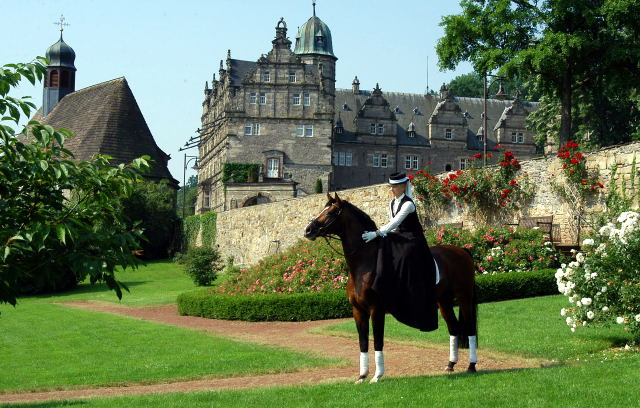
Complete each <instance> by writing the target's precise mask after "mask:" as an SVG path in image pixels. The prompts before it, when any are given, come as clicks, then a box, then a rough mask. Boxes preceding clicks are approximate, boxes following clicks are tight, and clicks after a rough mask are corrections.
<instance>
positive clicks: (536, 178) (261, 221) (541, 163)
mask: <svg viewBox="0 0 640 408" xmlns="http://www.w3.org/2000/svg"><path fill="white" fill-rule="evenodd" d="M639 151H640V143H632V144H628V145H624V146H617V147H612V148H607V149H603V150H601V151H598V152H596V153H593V154H590V155H589V156H588V158H587V160H588V166H589V167H590V168H597V169H598V170H599V174H600V180H601V181H602V182H603V183H604V184H605V186H608V185H609V178H610V176H611V170H612V168H613V167H614V166H617V167H618V170H617V177H616V179H617V183H618V184H620V183H621V181H622V180H623V176H624V177H625V179H626V180H627V183H626V184H624V185H622V188H628V180H629V175H630V173H631V169H632V165H633V162H634V157H636V155H637V153H638V152H639ZM523 170H524V171H526V172H528V173H529V175H530V177H531V180H532V181H533V182H534V183H535V185H536V193H535V197H534V198H533V200H532V201H531V203H529V205H528V206H527V207H526V208H524V209H523V211H522V213H521V214H516V215H515V216H514V217H513V219H512V220H505V222H509V221H517V219H518V218H519V217H521V216H547V215H553V216H554V218H553V223H554V224H555V225H556V228H557V229H556V231H557V233H559V234H560V239H559V240H560V241H562V242H567V243H574V242H577V240H578V239H579V237H578V233H577V228H576V221H575V220H574V219H573V211H572V207H571V204H569V203H566V202H565V201H564V200H562V199H560V198H559V197H558V196H557V193H555V192H554V190H553V188H552V187H551V179H550V177H551V175H556V176H557V175H561V174H562V168H561V163H560V161H559V160H558V159H556V158H555V157H551V158H540V159H533V160H528V161H525V162H523ZM605 190H606V188H605ZM603 193H606V191H605V192H603ZM338 194H339V195H340V197H341V198H343V199H346V200H349V201H350V202H352V203H353V204H355V205H356V206H358V207H359V208H361V209H362V210H363V211H365V212H366V213H368V214H369V215H370V216H371V217H372V218H373V219H374V221H376V223H377V224H378V225H381V224H383V223H385V222H386V221H387V212H386V208H387V206H386V203H387V202H388V200H389V198H390V196H389V189H388V187H387V185H386V184H378V185H374V186H368V187H361V188H355V189H351V190H344V191H340V192H339V193H338ZM325 202H326V195H325V194H314V195H310V196H306V197H303V198H296V199H288V200H284V201H280V202H276V203H269V204H263V205H258V206H254V207H247V208H239V209H235V210H230V211H225V212H222V213H219V214H218V219H217V241H216V242H217V244H218V245H219V247H220V249H221V251H222V253H223V256H224V257H225V258H226V257H228V256H233V258H234V261H235V263H237V264H245V265H251V264H255V263H256V262H258V261H259V260H260V259H261V258H263V257H265V256H266V255H269V254H271V253H274V252H277V251H282V250H284V249H286V248H288V247H290V246H292V245H293V244H295V243H296V242H297V241H298V240H299V239H301V238H303V234H304V228H305V227H306V226H307V224H308V223H309V220H310V219H311V218H313V217H315V216H316V215H318V213H319V212H320V211H321V210H322V208H323V206H324V204H325ZM588 210H589V211H590V212H598V211H600V210H601V207H600V204H599V203H598V202H597V200H594V202H592V203H591V205H590V207H589V209H588ZM436 217H437V219H436V220H433V219H431V220H425V221H430V222H431V223H433V224H445V223H453V222H461V221H462V222H464V228H473V227H474V226H475V224H476V220H475V219H474V218H473V217H471V216H470V215H469V214H468V213H466V212H464V211H463V210H462V209H455V210H453V211H451V212H449V213H446V214H439V215H436ZM426 223H429V222H426ZM582 228H583V231H584V226H582ZM554 233H556V232H554Z"/></svg>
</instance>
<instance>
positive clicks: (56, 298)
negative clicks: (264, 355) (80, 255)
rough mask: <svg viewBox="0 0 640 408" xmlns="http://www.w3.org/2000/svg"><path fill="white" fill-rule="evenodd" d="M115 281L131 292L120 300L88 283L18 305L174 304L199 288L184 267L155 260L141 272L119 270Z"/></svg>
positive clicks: (107, 291) (140, 268) (105, 289)
mask: <svg viewBox="0 0 640 408" xmlns="http://www.w3.org/2000/svg"><path fill="white" fill-rule="evenodd" d="M116 278H117V279H118V280H119V281H121V282H124V283H125V284H126V285H127V286H128V287H129V291H130V292H127V291H123V294H122V300H121V301H119V300H118V297H117V296H116V294H115V292H113V291H111V290H109V289H108V288H107V286H106V285H105V284H95V285H91V284H90V283H88V282H87V283H82V284H80V285H79V287H78V288H77V289H75V290H73V291H70V292H66V293H61V294H55V295H40V296H34V297H28V298H21V299H19V300H18V302H31V301H43V302H48V303H50V302H65V301H72V300H100V301H107V302H120V303H122V304H124V305H128V306H144V305H155V304H165V303H174V302H175V301H176V298H177V297H178V295H179V294H180V293H182V292H186V291H189V290H194V289H196V288H197V286H196V285H195V284H194V283H193V281H192V280H191V278H189V277H188V276H187V275H186V274H185V273H184V271H183V267H182V266H181V265H178V264H176V263H173V262H171V261H155V262H150V263H149V264H147V265H146V266H141V267H139V268H138V269H127V270H125V271H122V270H120V271H117V272H116Z"/></svg>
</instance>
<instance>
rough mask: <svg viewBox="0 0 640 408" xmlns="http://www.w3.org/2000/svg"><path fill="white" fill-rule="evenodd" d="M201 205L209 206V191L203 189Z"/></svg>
mask: <svg viewBox="0 0 640 408" xmlns="http://www.w3.org/2000/svg"><path fill="white" fill-rule="evenodd" d="M202 207H203V208H211V193H210V192H209V191H205V192H204V194H203V197H202Z"/></svg>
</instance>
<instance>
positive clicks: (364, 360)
mask: <svg viewBox="0 0 640 408" xmlns="http://www.w3.org/2000/svg"><path fill="white" fill-rule="evenodd" d="M367 375H369V353H363V352H360V378H358V380H357V381H356V384H362V381H364V378H365V377H366V376H367Z"/></svg>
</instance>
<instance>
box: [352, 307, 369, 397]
mask: <svg viewBox="0 0 640 408" xmlns="http://www.w3.org/2000/svg"><path fill="white" fill-rule="evenodd" d="M353 318H354V319H355V321H356V328H357V329H358V340H359V342H360V376H359V377H358V380H357V381H356V384H361V383H362V382H363V381H364V379H365V378H367V375H369V312H366V311H364V310H360V309H358V308H357V307H355V306H354V307H353Z"/></svg>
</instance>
